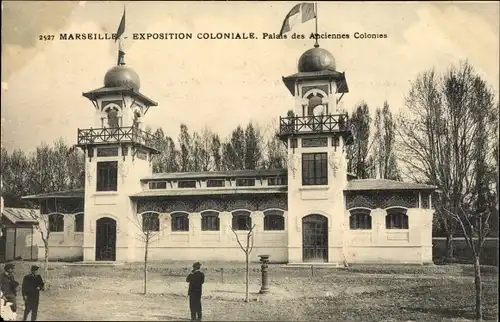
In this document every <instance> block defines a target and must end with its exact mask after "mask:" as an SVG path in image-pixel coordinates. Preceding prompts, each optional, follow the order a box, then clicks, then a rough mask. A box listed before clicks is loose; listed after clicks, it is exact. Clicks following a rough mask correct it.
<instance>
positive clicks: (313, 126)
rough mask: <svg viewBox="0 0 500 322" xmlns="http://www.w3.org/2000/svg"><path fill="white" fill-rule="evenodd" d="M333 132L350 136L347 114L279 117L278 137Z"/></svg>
mask: <svg viewBox="0 0 500 322" xmlns="http://www.w3.org/2000/svg"><path fill="white" fill-rule="evenodd" d="M334 132H347V134H348V135H350V134H351V125H350V122H349V117H348V116H347V114H329V115H318V116H287V117H280V132H279V136H280V137H282V136H288V135H294V134H308V133H311V134H312V133H334Z"/></svg>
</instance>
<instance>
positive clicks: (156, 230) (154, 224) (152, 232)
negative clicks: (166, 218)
mask: <svg viewBox="0 0 500 322" xmlns="http://www.w3.org/2000/svg"><path fill="white" fill-rule="evenodd" d="M129 220H130V221H131V222H132V223H133V224H134V226H136V228H137V229H136V231H135V233H133V234H131V235H129V236H130V237H132V238H134V239H135V240H138V241H140V242H141V243H142V244H143V245H144V263H143V264H144V266H143V273H144V288H143V292H144V294H147V291H148V287H147V286H148V260H149V246H150V245H151V244H152V243H154V242H158V241H159V240H160V239H161V237H162V236H163V234H162V231H163V229H162V228H161V225H160V218H159V214H158V213H156V212H144V213H141V214H137V215H135V216H134V217H133V218H129Z"/></svg>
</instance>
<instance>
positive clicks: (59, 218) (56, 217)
mask: <svg viewBox="0 0 500 322" xmlns="http://www.w3.org/2000/svg"><path fill="white" fill-rule="evenodd" d="M49 231H50V232H52V233H57V232H63V231H64V216H63V215H61V214H50V215H49Z"/></svg>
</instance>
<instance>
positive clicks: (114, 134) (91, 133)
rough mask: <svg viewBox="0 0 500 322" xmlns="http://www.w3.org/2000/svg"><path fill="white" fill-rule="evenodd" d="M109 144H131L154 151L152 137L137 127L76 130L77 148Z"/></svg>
mask: <svg viewBox="0 0 500 322" xmlns="http://www.w3.org/2000/svg"><path fill="white" fill-rule="evenodd" d="M110 143H132V144H137V145H143V146H144V147H146V148H148V149H152V150H155V149H154V145H153V135H152V134H150V133H147V132H145V131H143V130H141V129H139V128H137V127H133V126H129V127H112V128H99V129H92V128H91V129H78V143H77V146H87V145H101V144H110Z"/></svg>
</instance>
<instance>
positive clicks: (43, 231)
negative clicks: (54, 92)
mask: <svg viewBox="0 0 500 322" xmlns="http://www.w3.org/2000/svg"><path fill="white" fill-rule="evenodd" d="M29 215H30V217H31V218H32V219H33V220H36V221H37V222H38V224H37V225H35V228H36V230H37V231H38V232H39V233H40V238H41V239H42V243H43V247H44V251H45V257H44V262H45V263H44V278H45V279H48V277H49V253H50V247H49V237H50V231H51V227H50V218H49V217H50V214H47V215H43V214H41V212H40V210H39V209H35V208H34V207H33V208H32V209H30V211H29Z"/></svg>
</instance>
